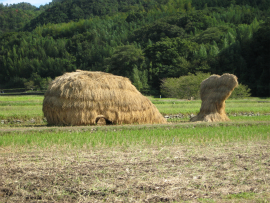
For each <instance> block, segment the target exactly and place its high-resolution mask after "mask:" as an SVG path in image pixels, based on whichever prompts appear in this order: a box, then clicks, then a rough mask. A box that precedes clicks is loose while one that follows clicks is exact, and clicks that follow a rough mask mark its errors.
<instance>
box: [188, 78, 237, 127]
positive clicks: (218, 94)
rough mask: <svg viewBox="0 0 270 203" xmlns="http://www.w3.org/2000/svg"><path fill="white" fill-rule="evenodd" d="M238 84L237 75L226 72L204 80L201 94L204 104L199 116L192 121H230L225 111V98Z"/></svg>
mask: <svg viewBox="0 0 270 203" xmlns="http://www.w3.org/2000/svg"><path fill="white" fill-rule="evenodd" d="M237 85H238V82H237V77H236V76H235V75H232V74H228V73H225V74H223V75H222V76H219V75H211V76H210V77H209V78H207V79H206V80H204V81H202V83H201V88H200V96H201V100H202V105H201V109H200V112H199V114H198V115H197V116H195V117H193V118H191V119H190V121H206V122H215V121H228V120H230V119H229V118H228V117H227V115H226V112H225V100H226V99H228V97H229V96H230V95H231V93H232V91H233V90H234V88H235V87H236V86H237Z"/></svg>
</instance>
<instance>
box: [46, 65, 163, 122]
mask: <svg viewBox="0 0 270 203" xmlns="http://www.w3.org/2000/svg"><path fill="white" fill-rule="evenodd" d="M42 110H43V113H44V116H45V117H46V118H47V121H48V124H52V125H95V124H97V123H99V119H100V120H103V121H102V122H101V123H104V120H106V122H107V123H113V124H124V123H125V124H131V123H138V124H141V123H166V120H165V118H163V116H162V115H161V114H160V113H159V111H158V109H157V108H156V107H155V106H154V105H153V104H152V103H151V102H150V100H149V99H147V98H146V97H145V96H143V95H142V94H141V93H140V92H139V91H138V90H137V89H136V87H134V86H133V85H132V84H131V82H130V80H129V79H128V78H125V77H121V76H115V75H112V74H109V73H103V72H90V71H79V70H78V71H76V72H71V73H66V74H64V75H62V76H60V77H57V78H56V79H55V80H54V81H52V83H51V84H50V86H49V87H48V90H47V92H46V93H45V98H44V101H43V109H42Z"/></svg>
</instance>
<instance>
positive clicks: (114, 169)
mask: <svg viewBox="0 0 270 203" xmlns="http://www.w3.org/2000/svg"><path fill="white" fill-rule="evenodd" d="M269 183H270V143H267V142H264V143H260V142H257V143H254V142H252V143H233V144H232V143H230V144H226V145H224V144H223V145H222V144H220V145H208V146H194V145H193V146H167V147H163V148H147V149H145V148H132V147H129V148H118V149H112V148H110V149H100V150H84V151H81V150H78V149H77V150H75V149H74V150H72V149H71V150H68V151H61V150H59V149H45V150H43V151H31V152H23V153H20V152H14V153H11V152H9V151H7V149H3V148H2V149H0V202H184V201H188V202H256V201H259V202H269V201H270V184H269ZM231 194H251V196H249V198H248V199H245V196H243V197H242V196H240V197H241V198H232V197H234V196H230V195H231Z"/></svg>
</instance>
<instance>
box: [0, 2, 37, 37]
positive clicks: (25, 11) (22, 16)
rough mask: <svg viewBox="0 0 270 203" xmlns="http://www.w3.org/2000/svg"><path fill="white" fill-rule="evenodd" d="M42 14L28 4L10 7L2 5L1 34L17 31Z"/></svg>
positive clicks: (0, 13)
mask: <svg viewBox="0 0 270 203" xmlns="http://www.w3.org/2000/svg"><path fill="white" fill-rule="evenodd" d="M40 13H41V11H39V10H38V9H37V8H36V7H35V6H32V5H31V4H27V3H20V4H14V5H10V6H4V5H3V4H0V34H1V33H4V32H14V31H16V30H17V29H19V28H21V27H23V26H24V25H25V24H26V23H27V22H29V21H30V20H31V19H33V18H35V17H36V16H38V15H39V14H40Z"/></svg>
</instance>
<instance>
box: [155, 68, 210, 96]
mask: <svg viewBox="0 0 270 203" xmlns="http://www.w3.org/2000/svg"><path fill="white" fill-rule="evenodd" d="M208 77H210V73H202V72H197V73H196V74H191V73H189V74H188V75H187V76H181V77H179V78H166V79H164V80H162V84H161V88H160V89H161V94H162V95H163V96H165V97H173V98H179V99H190V98H191V97H193V98H194V99H198V98H200V84H201V82H202V81H203V80H204V79H206V78H208Z"/></svg>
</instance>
